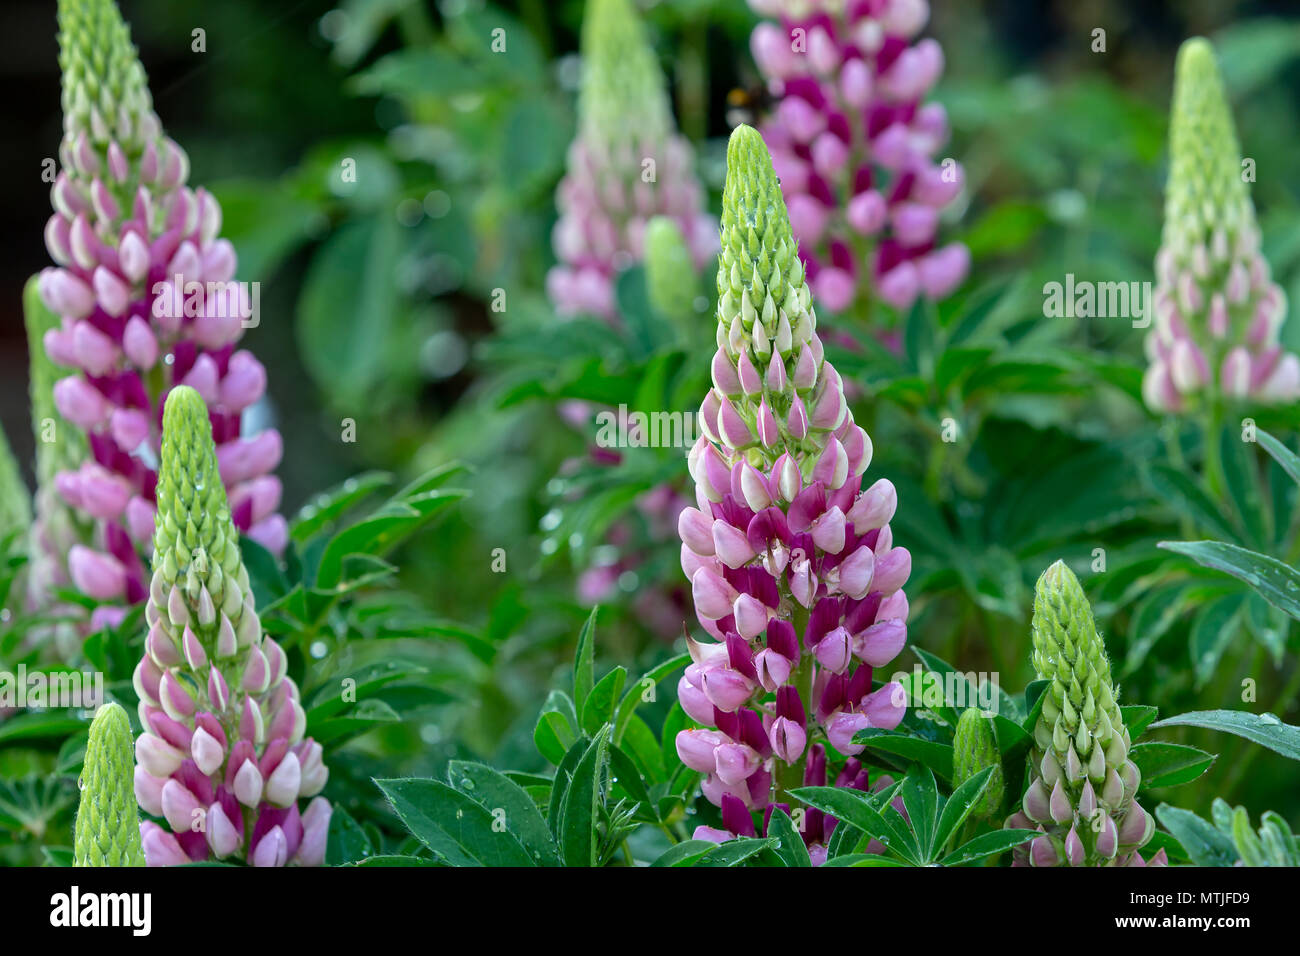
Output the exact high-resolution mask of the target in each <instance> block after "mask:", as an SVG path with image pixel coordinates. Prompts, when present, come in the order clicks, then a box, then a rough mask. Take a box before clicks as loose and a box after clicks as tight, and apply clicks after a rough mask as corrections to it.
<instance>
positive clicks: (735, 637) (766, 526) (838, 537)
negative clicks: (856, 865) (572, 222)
mask: <svg viewBox="0 0 1300 956" xmlns="http://www.w3.org/2000/svg"><path fill="white" fill-rule="evenodd" d="M718 293H719V295H718V329H717V352H716V353H715V355H714V357H713V365H712V370H713V382H714V387H713V388H712V389H711V390H710V391H709V393H708V395H707V396H706V397H705V399H704V402H703V404H702V405H701V407H700V412H699V423H700V428H701V431H702V432H703V434H702V435H701V437H700V439H699V441H698V442H697V443H696V445H695V446H694V447H693V448H692V449H691V453H690V456H689V467H690V472H691V476H692V478H693V479H694V480H695V488H696V503H697V507H694V508H687V509H686V510H685V511H683V512H682V516H681V519H680V521H679V524H678V531H679V532H680V535H681V538H682V568H683V570H684V571H685V573H686V576H687V577H688V578H689V579H690V581H691V587H692V593H693V597H694V602H695V610H696V614H697V617H698V618H699V621H700V624H701V625H702V626H703V627H704V629H705V630H706V631H707V632H708V633H709V634H711V635H712V636H713V637H714V638H716V639H717V643H711V644H702V643H697V642H695V641H694V640H691V641H690V642H689V647H690V651H691V655H692V657H693V662H692V664H691V665H690V666H689V667H688V668H687V670H686V673H685V675H684V676H683V677H682V679H681V681H680V682H679V683H678V688H677V690H678V698H679V699H680V701H681V703H682V707H683V708H684V709H685V711H686V713H687V714H688V715H689V716H690V717H691V718H692V719H693V720H695V721H697V722H698V723H700V724H702V725H704V726H703V728H701V729H692V730H685V731H682V733H680V734H679V735H678V737H677V751H678V753H679V755H680V756H681V758H682V760H683V762H685V763H686V764H687V765H688V766H690V767H691V768H693V769H695V770H698V771H700V772H701V773H703V774H704V775H705V776H704V780H703V784H702V787H703V791H704V794H705V796H706V797H708V799H709V800H711V801H712V802H713V803H714V804H716V805H717V806H719V807H721V809H722V819H723V823H724V825H725V827H726V829H725V830H723V831H718V830H711V829H709V828H707V827H702V828H701V829H700V831H699V832H698V835H699V836H701V837H705V838H714V839H723V838H726V837H727V836H730V835H737V834H745V833H752V832H754V830H755V829H756V828H755V825H754V822H753V819H752V817H751V811H767V810H768V808H769V807H770V806H773V805H777V804H782V803H785V801H786V800H787V798H786V796H785V795H786V794H787V793H788V791H790V790H792V789H794V788H797V787H799V786H802V785H804V784H814V785H822V784H825V783H826V781H827V780H828V779H832V780H834V782H835V783H836V784H837V785H841V786H851V787H855V788H859V789H866V788H867V786H868V779H867V773H866V770H865V769H864V768H863V767H862V765H861V763H860V762H859V761H858V760H857V758H856V755H857V754H859V753H861V752H862V750H863V749H864V748H863V746H862V745H861V744H856V743H854V742H853V737H854V735H855V734H856V733H857V732H858V731H860V730H863V729H866V728H868V727H880V728H887V729H888V728H893V727H895V726H897V725H898V723H899V721H900V720H901V719H902V717H903V715H904V713H905V710H906V699H905V694H904V692H903V690H902V688H901V687H900V686H899V685H898V684H897V683H892V682H891V683H887V684H884V685H883V686H881V687H878V688H877V687H874V682H873V674H874V669H875V668H880V667H884V666H885V665H886V664H888V663H889V662H890V661H891V660H893V659H894V657H895V656H896V655H897V654H898V652H899V651H900V650H901V649H902V647H903V644H904V642H905V640H906V636H907V625H906V621H907V613H908V605H907V597H906V596H905V595H904V593H903V591H902V586H903V584H904V583H905V582H906V580H907V578H908V575H909V574H910V573H911V564H912V559H911V556H910V554H909V553H908V552H907V549H905V548H900V547H894V544H893V534H892V532H891V531H890V528H889V521H890V519H891V518H892V517H893V514H894V509H895V505H896V504H897V496H896V493H895V491H894V487H893V485H892V484H891V483H890V482H889V481H888V480H887V479H883V478H882V479H880V480H878V481H876V482H875V483H874V484H872V485H870V486H869V487H867V488H863V487H862V476H863V473H864V472H865V471H866V469H867V466H868V465H869V464H870V461H871V442H870V440H869V439H868V438H867V435H866V432H864V431H863V430H862V429H861V428H860V427H859V426H857V425H856V424H854V421H853V415H852V413H851V412H850V411H849V409H848V405H847V404H846V402H845V400H844V393H843V389H842V385H841V381H840V376H839V375H838V373H836V371H835V369H834V368H833V367H832V366H831V364H830V363H829V362H827V361H825V359H824V358H823V354H822V344H821V340H820V339H819V338H818V335H817V331H816V326H817V320H816V315H815V313H814V311H813V306H812V296H811V294H810V292H809V289H808V285H807V283H806V281H805V277H804V272H803V264H802V262H801V260H800V258H799V255H798V248H797V246H796V244H795V241H794V237H793V236H792V234H791V231H790V220H789V216H788V214H787V212H786V207H785V202H784V200H783V199H782V198H781V188H780V184H779V183H778V182H777V178H776V173H775V172H774V171H773V168H772V161H771V158H770V157H769V155H768V152H767V148H766V147H765V146H764V144H763V140H762V137H760V136H759V134H758V132H757V131H756V130H754V129H752V128H750V127H748V126H740V127H738V128H737V129H736V130H735V131H734V132H733V133H732V135H731V141H730V143H729V144H728V147H727V181H726V187H725V191H724V194H723V212H722V251H721V254H720V255H719V257H718ZM827 742H829V743H830V744H831V745H833V747H834V748H835V751H837V752H838V753H840V754H845V755H848V759H847V760H846V761H844V763H843V764H842V765H840V766H838V767H835V766H830V765H829V752H828V750H827V748H826V747H825V743H827ZM832 825H833V824H832V823H831V821H828V820H825V819H824V818H823V817H822V815H821V814H820V813H819V812H817V811H809V813H808V815H807V816H806V818H805V827H804V834H803V835H804V839H805V840H806V841H807V842H808V844H809V846H810V851H811V852H812V854H813V856H814V859H824V858H825V853H826V850H825V839H826V837H827V836H828V834H829V832H830V827H831V826H832Z"/></svg>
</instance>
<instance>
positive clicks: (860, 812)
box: [790, 787, 921, 866]
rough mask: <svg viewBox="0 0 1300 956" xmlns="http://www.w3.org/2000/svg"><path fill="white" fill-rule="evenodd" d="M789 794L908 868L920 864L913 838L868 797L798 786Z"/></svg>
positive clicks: (891, 811) (841, 790)
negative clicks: (857, 831)
mask: <svg viewBox="0 0 1300 956" xmlns="http://www.w3.org/2000/svg"><path fill="white" fill-rule="evenodd" d="M790 793H791V796H793V797H795V798H796V799H798V800H802V801H803V802H804V803H807V804H808V805H809V806H813V807H816V808H817V809H818V810H821V811H822V812H823V813H829V814H830V815H831V816H833V817H835V818H836V819H838V820H841V821H845V822H847V823H849V824H851V825H853V826H855V827H857V828H858V829H860V830H861V831H862V832H863V833H865V834H866V835H867V836H869V837H871V838H872V839H875V840H878V841H879V842H880V843H881V844H882V845H883V846H884V847H885V849H886V850H888V851H890V852H892V853H895V854H896V855H898V856H899V857H901V858H902V859H904V860H906V861H907V862H908V863H910V864H911V865H912V866H920V865H921V859H920V852H919V849H918V847H917V845H916V838H915V837H914V836H913V835H912V832H911V830H909V829H908V827H907V825H906V823H905V822H904V821H903V817H902V815H901V814H899V813H898V811H896V810H895V809H894V808H893V807H888V808H886V809H885V811H884V812H883V813H882V812H879V811H877V810H876V809H875V808H874V807H873V806H872V801H871V796H870V795H869V794H865V793H861V792H860V791H857V790H851V789H848V788H846V787H799V788H798V789H795V790H792V791H790Z"/></svg>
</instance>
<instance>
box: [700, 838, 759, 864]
mask: <svg viewBox="0 0 1300 956" xmlns="http://www.w3.org/2000/svg"><path fill="white" fill-rule="evenodd" d="M774 846H776V840H774V839H763V838H762V837H741V838H740V839H738V840H728V841H727V842H726V843H720V844H718V845H717V846H716V847H715V848H714V849H713V850H712V851H710V852H709V853H706V854H704V856H703V857H701V858H700V859H699V861H698V862H697V863H696V866H740V865H741V864H742V863H744V862H746V861H747V860H749V859H750V858H751V857H753V856H756V855H757V854H759V853H762V852H763V851H764V850H769V849H771V848H773V847H774Z"/></svg>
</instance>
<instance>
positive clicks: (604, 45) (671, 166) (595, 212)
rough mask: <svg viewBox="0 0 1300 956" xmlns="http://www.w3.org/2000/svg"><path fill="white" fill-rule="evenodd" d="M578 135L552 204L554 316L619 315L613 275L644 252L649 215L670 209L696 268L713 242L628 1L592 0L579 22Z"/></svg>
mask: <svg viewBox="0 0 1300 956" xmlns="http://www.w3.org/2000/svg"><path fill="white" fill-rule="evenodd" d="M582 59H583V76H582V89H581V93H580V97H579V103H578V112H579V127H578V135H577V138H576V139H575V140H574V142H573V144H572V145H571V146H570V148H569V157H568V172H567V175H566V176H565V177H564V180H563V182H561V183H560V187H559V190H558V192H557V194H556V204H557V205H558V206H559V209H560V218H559V221H558V222H557V223H556V226H555V233H554V236H553V243H554V246H555V254H556V257H557V258H558V259H559V264H558V265H556V266H555V267H554V268H553V269H552V270H551V271H550V273H549V274H548V275H547V277H546V285H547V291H548V293H549V294H550V298H551V301H552V302H553V303H554V305H555V308H556V310H557V311H558V312H560V313H561V314H562V315H574V314H579V313H587V314H591V315H598V316H601V317H603V318H606V319H609V320H611V321H612V320H616V319H617V318H618V309H617V307H616V304H615V301H614V282H615V280H616V279H617V277H618V273H619V272H621V271H622V270H624V269H626V268H628V267H629V266H631V265H632V264H633V263H635V262H639V261H640V260H641V259H642V258H643V255H644V246H645V232H646V224H647V222H648V220H649V219H650V218H651V217H652V216H655V215H663V216H668V217H670V218H671V219H672V220H673V221H674V222H676V223H677V225H678V227H679V228H680V229H681V230H682V233H683V235H684V236H685V237H686V240H687V246H688V247H689V248H690V250H691V258H692V260H693V261H694V263H695V265H696V267H697V268H698V267H700V266H702V265H704V263H705V262H707V260H708V259H709V257H710V256H711V255H713V253H714V252H715V251H716V250H717V244H716V241H715V235H714V231H713V224H712V220H711V218H710V217H709V216H708V215H707V214H705V213H704V212H703V210H702V203H703V194H702V191H701V189H700V185H699V183H698V182H697V181H696V179H695V174H694V172H693V171H692V168H691V166H692V155H691V148H690V145H689V144H688V143H687V141H686V140H685V139H684V138H682V137H681V136H680V135H678V133H677V131H676V129H675V127H674V125H673V117H672V110H671V109H670V107H669V103H668V93H667V90H666V89H665V85H664V77H663V72H662V71H661V70H660V68H659V63H658V61H657V60H656V59H655V53H654V50H653V49H652V48H651V47H650V43H649V41H648V39H647V38H646V36H645V30H644V27H643V26H642V23H641V19H640V17H639V16H638V14H637V12H636V10H635V9H634V8H633V6H632V4H631V3H630V2H629V0H591V2H589V3H588V4H587V13H586V19H585V20H584V21H583V26H582Z"/></svg>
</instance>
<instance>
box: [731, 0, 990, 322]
mask: <svg viewBox="0 0 1300 956" xmlns="http://www.w3.org/2000/svg"><path fill="white" fill-rule="evenodd" d="M749 5H750V7H752V8H753V9H754V11H755V12H756V13H759V14H760V15H762V16H765V17H770V18H771V19H770V20H765V21H764V22H762V23H760V24H759V25H758V26H757V27H755V29H754V33H753V36H752V37H751V42H750V46H751V50H752V52H753V55H754V60H755V62H756V63H757V64H758V67H759V70H760V71H761V72H762V73H763V76H764V77H765V78H766V80H767V84H768V88H769V90H770V92H771V93H772V94H773V95H774V96H775V97H776V98H777V106H776V108H775V109H774V110H773V111H772V112H771V114H770V115H769V116H767V117H766V118H765V119H764V120H763V122H762V123H761V125H760V127H759V129H760V130H761V131H762V133H763V138H764V139H765V140H766V141H767V144H768V147H769V149H770V150H771V152H772V163H773V165H774V166H775V167H776V171H777V175H778V176H780V178H781V188H782V190H783V192H784V195H785V199H786V204H787V207H788V209H789V214H790V225H791V228H792V229H793V231H794V235H795V238H796V239H798V240H799V243H800V246H799V255H800V257H801V258H802V259H803V262H804V268H805V274H806V276H807V280H808V282H809V284H810V285H811V287H812V292H813V294H814V295H815V296H816V298H817V301H818V302H819V303H820V304H821V305H822V306H823V307H824V308H828V309H830V310H831V311H832V312H849V311H855V310H857V309H859V307H860V306H862V305H863V304H864V303H866V302H869V301H871V300H872V299H873V298H874V299H879V300H880V301H882V302H884V303H886V304H888V305H890V306H892V307H894V308H896V309H906V308H908V307H910V306H911V304H912V303H913V302H914V301H915V300H916V299H917V297H918V296H920V297H924V298H927V299H932V300H935V299H942V298H944V297H945V296H947V295H948V294H949V293H951V292H952V291H953V290H954V289H955V288H956V287H957V286H958V285H960V284H961V282H962V280H963V279H965V277H966V273H967V271H968V270H969V268H970V253H969V251H968V250H967V249H966V247H965V246H964V245H962V244H961V243H956V242H954V243H948V244H946V245H940V243H939V240H938V229H939V217H940V213H941V212H942V211H943V210H944V209H945V208H946V207H948V206H949V205H950V204H951V203H952V202H953V201H954V200H955V199H956V197H957V195H958V193H960V192H961V188H962V184H963V175H962V170H961V166H960V165H958V164H957V162H956V161H955V160H953V159H950V158H940V159H939V160H938V161H937V162H936V157H937V156H938V150H939V149H940V147H942V146H943V144H944V143H945V142H946V140H947V138H948V121H947V115H946V113H945V111H944V108H943V107H942V106H941V105H940V104H938V103H925V102H924V98H925V96H926V94H927V93H929V91H930V89H931V87H932V86H933V85H934V84H935V82H936V81H937V80H938V78H939V75H940V74H941V73H942V72H943V50H942V49H941V48H940V46H939V44H938V42H937V41H936V40H934V39H931V38H928V37H927V38H924V39H920V40H917V39H916V37H917V35H918V34H919V33H920V31H921V29H922V28H923V27H924V26H925V21H926V19H927V18H928V15H929V7H928V4H927V3H926V0H849V2H847V3H846V2H843V0H840V2H836V3H830V2H825V0H749Z"/></svg>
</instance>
